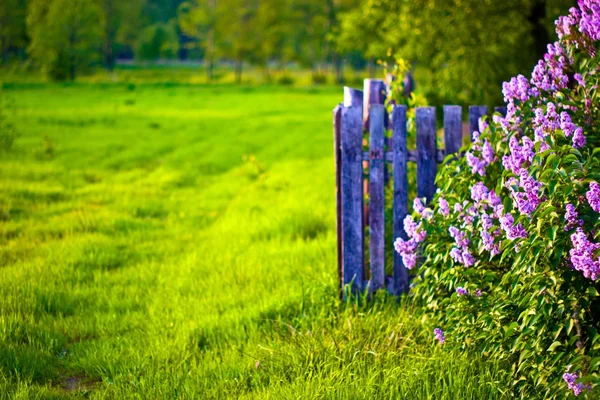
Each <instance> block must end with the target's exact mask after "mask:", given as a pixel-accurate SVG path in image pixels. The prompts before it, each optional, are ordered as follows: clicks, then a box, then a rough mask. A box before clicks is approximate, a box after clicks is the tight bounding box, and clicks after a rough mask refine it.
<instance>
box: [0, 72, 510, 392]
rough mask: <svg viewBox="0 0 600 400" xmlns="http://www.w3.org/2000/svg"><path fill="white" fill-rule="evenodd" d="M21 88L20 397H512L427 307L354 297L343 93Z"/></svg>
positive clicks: (15, 249) (8, 354)
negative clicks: (339, 150)
mask: <svg viewBox="0 0 600 400" xmlns="http://www.w3.org/2000/svg"><path fill="white" fill-rule="evenodd" d="M4 94H5V95H7V96H8V98H9V99H10V100H11V102H12V107H11V109H10V110H9V113H10V114H11V119H12V121H13V122H14V125H15V126H16V129H17V131H18V134H19V137H18V138H17V140H16V141H15V144H14V146H13V148H12V150H10V151H8V152H1V153H0V398H22V399H29V398H72V397H74V398H113V399H125V398H139V399H179V398H181V399H188V398H190V399H191V398H274V399H280V398H330V399H337V398H407V399H415V398H436V399H441V398H446V399H455V398H461V399H466V398H472V399H476V398H502V395H501V393H500V391H498V387H502V386H503V384H502V382H504V380H506V379H507V378H506V377H505V375H504V374H503V373H502V371H503V369H502V368H500V367H499V366H498V365H496V364H494V363H491V362H486V361H485V360H482V359H480V358H479V357H472V356H468V355H463V354H460V353H457V352H453V353H450V352H449V351H447V350H444V349H443V348H441V347H440V346H436V345H434V341H433V335H432V333H431V330H432V327H431V326H429V325H427V323H426V321H425V322H423V321H421V320H420V319H418V318H415V317H413V316H412V315H413V310H411V309H410V308H409V307H406V306H399V305H398V304H397V302H396V301H395V300H394V299H389V298H385V297H384V296H381V297H380V298H378V299H377V300H376V301H374V302H371V303H370V304H368V305H358V304H357V303H356V302H352V303H350V304H340V302H339V301H338V299H337V291H336V279H337V278H336V254H335V199H334V165H333V159H332V158H333V149H332V129H331V123H332V122H331V121H332V117H331V110H332V108H333V106H334V105H335V104H336V103H338V102H339V101H340V98H341V89H339V88H304V89H303V88H276V87H235V86H227V85H222V86H192V85H149V84H148V85H144V84H141V85H137V86H135V85H126V84H103V85H100V84H97V85H93V84H73V85H66V86H62V85H51V84H31V85H8V86H6V88H5V89H4ZM390 245H391V244H390Z"/></svg>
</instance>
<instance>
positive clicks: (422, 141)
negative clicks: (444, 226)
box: [416, 107, 437, 202]
mask: <svg viewBox="0 0 600 400" xmlns="http://www.w3.org/2000/svg"><path fill="white" fill-rule="evenodd" d="M416 120H417V197H425V198H426V201H427V202H430V201H431V199H433V196H434V194H435V174H436V171H437V157H436V156H437V135H436V126H435V107H419V108H417V111H416Z"/></svg>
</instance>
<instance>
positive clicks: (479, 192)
mask: <svg viewBox="0 0 600 400" xmlns="http://www.w3.org/2000/svg"><path fill="white" fill-rule="evenodd" d="M489 192H490V190H489V189H488V188H487V187H486V186H485V185H484V184H483V182H477V183H476V184H475V185H473V187H471V199H473V201H474V202H476V203H479V202H481V201H483V200H487V199H488V195H489Z"/></svg>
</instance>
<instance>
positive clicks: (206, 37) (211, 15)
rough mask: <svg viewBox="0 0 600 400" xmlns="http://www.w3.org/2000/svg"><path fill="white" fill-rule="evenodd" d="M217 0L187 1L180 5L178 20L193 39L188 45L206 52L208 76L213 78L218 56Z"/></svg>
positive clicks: (205, 60) (183, 29)
mask: <svg viewBox="0 0 600 400" xmlns="http://www.w3.org/2000/svg"><path fill="white" fill-rule="evenodd" d="M218 11H219V10H218V9H217V0H195V1H187V2H184V3H182V4H181V5H180V6H179V10H178V21H179V27H180V28H181V30H182V32H183V33H185V34H186V35H188V36H189V37H190V38H192V40H191V41H190V43H189V44H187V46H188V47H192V48H193V47H197V48H199V49H200V50H202V51H203V53H204V62H205V65H206V76H207V78H208V80H209V81H212V79H213V71H214V64H215V56H216V50H217V49H216V38H215V29H216V24H217V20H218Z"/></svg>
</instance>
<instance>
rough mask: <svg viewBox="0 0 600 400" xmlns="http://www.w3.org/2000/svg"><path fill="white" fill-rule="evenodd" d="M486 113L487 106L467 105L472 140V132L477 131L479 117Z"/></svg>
mask: <svg viewBox="0 0 600 400" xmlns="http://www.w3.org/2000/svg"><path fill="white" fill-rule="evenodd" d="M487 113H488V108H487V106H469V131H470V132H471V141H473V132H479V118H481V117H483V116H484V115H486V114H487Z"/></svg>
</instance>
